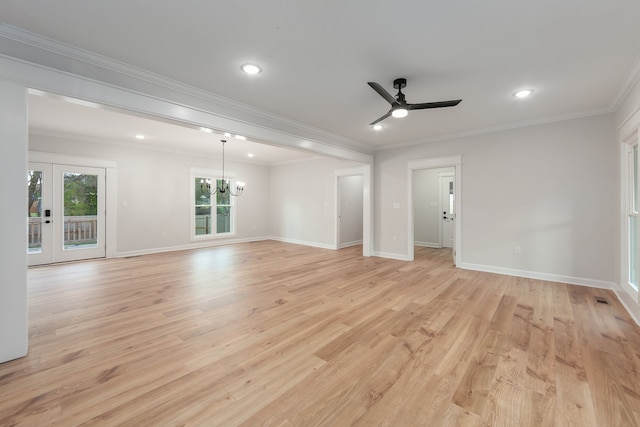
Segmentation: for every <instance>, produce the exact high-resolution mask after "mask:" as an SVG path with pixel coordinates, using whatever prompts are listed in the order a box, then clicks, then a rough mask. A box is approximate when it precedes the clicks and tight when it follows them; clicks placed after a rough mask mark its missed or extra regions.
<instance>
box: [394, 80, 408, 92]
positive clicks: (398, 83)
mask: <svg viewBox="0 0 640 427" xmlns="http://www.w3.org/2000/svg"><path fill="white" fill-rule="evenodd" d="M406 86H407V79H402V78H400V79H395V80H394V81H393V87H394V88H396V89H398V90H400V89H404V88H405V87H406Z"/></svg>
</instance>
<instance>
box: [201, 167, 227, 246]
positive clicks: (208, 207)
mask: <svg viewBox="0 0 640 427" xmlns="http://www.w3.org/2000/svg"><path fill="white" fill-rule="evenodd" d="M227 175H228V174H226V173H225V178H226V177H227ZM225 181H227V182H228V183H229V184H231V182H230V181H231V180H229V179H225ZM191 183H192V188H191V194H193V197H194V198H193V199H192V200H193V204H192V209H191V230H192V232H191V233H192V237H193V238H196V239H198V238H205V237H216V236H230V235H234V234H235V226H234V224H235V205H234V198H233V197H231V195H230V194H229V192H226V193H220V192H216V193H215V194H211V193H210V191H209V187H211V188H212V189H214V188H216V187H220V186H221V185H222V180H221V179H220V178H218V177H216V176H215V173H212V172H211V171H210V172H209V173H203V171H202V170H200V171H197V170H196V171H194V170H192V173H191ZM214 183H215V187H214Z"/></svg>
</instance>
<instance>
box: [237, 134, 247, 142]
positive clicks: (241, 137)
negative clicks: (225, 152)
mask: <svg viewBox="0 0 640 427" xmlns="http://www.w3.org/2000/svg"><path fill="white" fill-rule="evenodd" d="M234 138H235V139H239V140H240V141H246V140H247V137H246V136H242V135H236V136H234Z"/></svg>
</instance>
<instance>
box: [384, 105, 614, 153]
mask: <svg viewBox="0 0 640 427" xmlns="http://www.w3.org/2000/svg"><path fill="white" fill-rule="evenodd" d="M614 111H615V110H612V109H611V108H603V109H597V110H589V111H583V112H579V113H575V114H564V115H558V116H549V117H543V118H540V119H534V120H527V121H521V122H514V123H509V124H505V125H498V126H492V127H488V128H482V129H474V130H470V131H467V132H457V133H451V134H444V135H440V136H436V137H433V138H425V139H419V140H414V141H408V142H405V143H401V144H394V145H390V144H386V145H383V146H380V147H379V148H378V150H377V151H386V150H393V149H396V148H408V147H415V146H418V145H423V144H429V143H432V142H440V141H450V140H452V139H459V138H468V137H471V136H478V135H486V134H490V133H497V132H503V131H507V130H514V129H522V128H527V127H531V126H540V125H545V124H551V123H558V122H564V121H567V120H575V119H582V118H585V117H593V116H600V115H604V114H610V113H613V112H614Z"/></svg>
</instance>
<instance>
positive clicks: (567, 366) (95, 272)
mask: <svg viewBox="0 0 640 427" xmlns="http://www.w3.org/2000/svg"><path fill="white" fill-rule="evenodd" d="M360 251H361V248H360V247H353V248H347V249H343V250H340V251H330V250H323V249H315V248H308V247H303V246H296V245H289V244H284V243H278V242H270V241H265V242H257V243H247V244H238V245H230V246H222V247H217V248H211V249H202V250H193V251H183V252H174V253H166V254H158V255H149V256H141V257H135V258H129V259H113V260H97V261H88V262H80V263H71V264H63V265H54V266H45V267H39V268H32V269H30V270H29V272H28V279H29V282H28V283H29V289H28V292H29V312H30V353H29V355H28V356H27V357H25V358H22V359H19V360H15V361H11V362H7V363H4V364H0V425H1V426H12V425H24V426H48V425H56V426H74V425H107V426H116V425H117V426H121V425H125V426H174V425H195V426H200V425H202V426H215V425H221V426H235V425H243V426H263V425H264V426H267V425H268V426H347V425H356V426H413V425H416V426H463V425H464V426H467V425H468V426H481V425H500V426H545V425H556V426H565V425H574V426H580V427H587V426H634V425H640V328H639V327H638V326H637V325H636V324H635V323H634V322H633V321H632V320H631V319H630V318H629V316H628V315H627V313H626V312H625V311H624V309H623V308H622V306H621V305H620V303H619V302H618V300H617V299H616V297H615V295H614V294H613V293H612V292H610V291H606V290H600V289H592V288H586V287H578V286H571V285H565V284H559V283H549V282H542V281H536V280H528V279H522V278H514V277H508V276H501V275H495V274H489V273H481V272H473V271H466V270H459V269H455V268H453V267H452V265H451V259H450V254H449V253H448V252H447V251H446V250H445V251H443V250H435V249H426V248H416V261H415V262H402V261H396V260H389V259H381V258H375V257H372V258H363V257H361V256H360ZM596 297H602V298H605V299H607V300H608V301H609V304H608V305H605V304H601V303H598V302H596Z"/></svg>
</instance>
